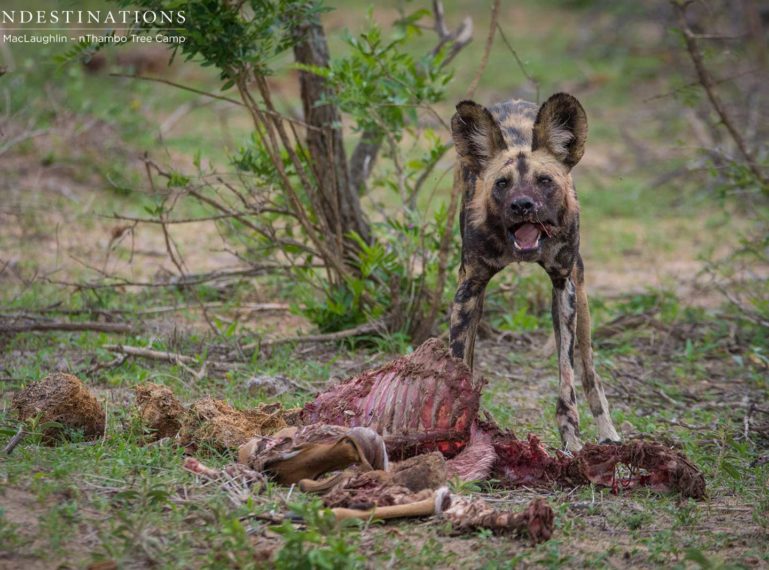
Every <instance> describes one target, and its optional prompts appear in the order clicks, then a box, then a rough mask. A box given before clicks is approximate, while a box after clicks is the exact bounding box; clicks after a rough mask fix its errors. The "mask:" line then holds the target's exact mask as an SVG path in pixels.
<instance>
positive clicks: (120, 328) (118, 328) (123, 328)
mask: <svg viewBox="0 0 769 570" xmlns="http://www.w3.org/2000/svg"><path fill="white" fill-rule="evenodd" d="M132 330H133V327H132V326H131V325H130V324H128V323H100V322H94V321H88V322H82V323H70V322H64V321H50V322H38V323H20V324H13V325H3V324H0V333H20V332H48V331H96V332H105V333H130V332H131V331H132Z"/></svg>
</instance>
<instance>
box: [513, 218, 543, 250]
mask: <svg viewBox="0 0 769 570" xmlns="http://www.w3.org/2000/svg"><path fill="white" fill-rule="evenodd" d="M543 232H544V233H545V235H547V233H548V232H547V229H546V228H545V227H544V226H543V225H542V224H532V223H530V222H523V223H521V224H516V225H514V226H513V227H511V228H510V237H511V238H512V242H513V246H514V247H515V249H517V250H518V251H533V250H535V249H537V248H538V247H539V242H540V240H541V237H542V233H543Z"/></svg>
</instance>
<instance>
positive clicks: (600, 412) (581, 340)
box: [572, 256, 622, 443]
mask: <svg viewBox="0 0 769 570" xmlns="http://www.w3.org/2000/svg"><path fill="white" fill-rule="evenodd" d="M572 279H573V281H574V285H575V287H576V293H577V344H578V346H579V362H578V364H579V366H578V370H579V372H580V373H581V376H582V389H583V390H584V391H585V397H587V401H588V404H589V405H590V412H591V413H592V414H593V417H594V418H595V423H596V425H597V426H598V441H599V442H600V443H620V442H621V441H622V440H621V439H620V437H619V435H618V434H617V430H616V429H614V424H613V423H612V421H611V416H610V415H609V403H608V402H607V401H606V395H605V394H604V392H603V384H602V383H601V379H600V378H599V376H598V374H596V372H595V365H594V364H593V346H592V340H591V333H590V306H589V305H588V300H587V291H586V290H585V266H584V265H583V263H582V257H581V256H578V257H577V262H576V263H575V264H574V269H573V270H572Z"/></svg>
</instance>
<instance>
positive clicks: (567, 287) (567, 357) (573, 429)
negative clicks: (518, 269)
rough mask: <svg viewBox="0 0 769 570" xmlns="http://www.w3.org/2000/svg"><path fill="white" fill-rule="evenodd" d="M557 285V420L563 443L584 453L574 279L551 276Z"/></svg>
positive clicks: (554, 298) (555, 290) (554, 311)
mask: <svg viewBox="0 0 769 570" xmlns="http://www.w3.org/2000/svg"><path fill="white" fill-rule="evenodd" d="M551 279H552V281H553V306H552V312H553V330H554V332H555V343H556V347H557V349H558V378H559V383H558V404H557V405H556V408H555V419H556V422H557V424H558V431H559V432H560V434H561V441H562V442H563V444H564V446H565V447H566V449H568V450H569V451H575V452H576V451H579V450H580V449H582V442H581V441H580V439H579V411H578V410H577V394H576V393H575V391H574V337H575V325H576V316H577V311H576V299H575V288H574V283H573V281H572V280H571V278H570V277H567V278H564V277H560V276H554V275H551Z"/></svg>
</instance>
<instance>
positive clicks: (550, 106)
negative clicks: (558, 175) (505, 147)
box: [531, 93, 587, 168]
mask: <svg viewBox="0 0 769 570" xmlns="http://www.w3.org/2000/svg"><path fill="white" fill-rule="evenodd" d="M586 140H587V115H586V114H585V110H584V109H583V108H582V105H580V103H579V101H577V99H576V98H575V97H573V96H571V95H569V94H568V93H557V94H555V95H553V96H552V97H550V99H548V100H547V101H545V102H544V103H543V105H542V106H541V107H540V108H539V112H538V113H537V119H536V120H535V121H534V136H533V138H532V142H531V150H532V151H534V150H538V149H540V148H544V149H546V150H548V151H549V152H550V153H551V154H552V155H554V156H555V157H556V158H557V159H558V160H559V161H560V162H562V163H563V164H565V165H566V166H568V167H569V168H572V167H573V166H574V165H575V164H577V163H578V162H579V160H580V159H581V158H582V155H583V154H584V153H585V141H586Z"/></svg>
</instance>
